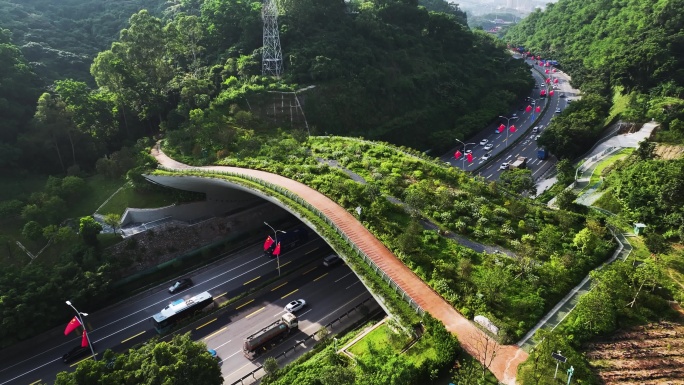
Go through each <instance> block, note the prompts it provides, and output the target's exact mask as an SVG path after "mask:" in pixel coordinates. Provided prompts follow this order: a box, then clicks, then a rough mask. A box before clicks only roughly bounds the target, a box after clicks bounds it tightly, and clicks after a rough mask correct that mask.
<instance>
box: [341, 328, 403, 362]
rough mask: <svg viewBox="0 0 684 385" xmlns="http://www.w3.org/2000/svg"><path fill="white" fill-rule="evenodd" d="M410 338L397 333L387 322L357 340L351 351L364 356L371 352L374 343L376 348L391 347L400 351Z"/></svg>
mask: <svg viewBox="0 0 684 385" xmlns="http://www.w3.org/2000/svg"><path fill="white" fill-rule="evenodd" d="M409 340H410V338H409V337H407V336H405V335H401V334H396V333H394V332H393V331H392V330H391V329H390V328H389V327H388V326H387V324H382V325H381V326H378V327H377V328H375V329H374V330H373V331H372V332H370V333H368V334H366V336H365V337H363V338H362V339H360V340H359V341H358V342H356V343H355V344H354V345H353V346H352V347H351V348H349V351H350V352H351V353H352V354H354V355H355V356H357V357H362V356H363V355H364V354H370V351H369V347H370V345H372V346H373V347H374V348H375V349H384V348H387V347H389V348H391V349H392V350H394V351H396V352H400V351H401V349H403V348H404V346H406V344H407V343H408V342H409Z"/></svg>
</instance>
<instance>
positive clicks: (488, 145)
mask: <svg viewBox="0 0 684 385" xmlns="http://www.w3.org/2000/svg"><path fill="white" fill-rule="evenodd" d="M493 147H494V145H493V144H491V143H487V144H486V145H485V146H484V149H485V150H491V149H492V148H493Z"/></svg>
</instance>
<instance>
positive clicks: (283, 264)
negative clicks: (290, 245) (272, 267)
mask: <svg viewBox="0 0 684 385" xmlns="http://www.w3.org/2000/svg"><path fill="white" fill-rule="evenodd" d="M290 262H292V261H287V262H285V263H282V264H281V265H280V267H281V268H282V267H283V266H285V265H287V264H288V263H290Z"/></svg>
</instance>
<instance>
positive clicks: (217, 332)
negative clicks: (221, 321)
mask: <svg viewBox="0 0 684 385" xmlns="http://www.w3.org/2000/svg"><path fill="white" fill-rule="evenodd" d="M227 329H228V326H224V327H222V328H221V329H219V330H217V331H215V332H213V333H211V334H209V335H208V336H206V337H204V338H202V339H203V340H204V341H206V340H208V339H209V338H211V337H213V336H215V335H217V334H219V333H221V332H223V331H225V330H227Z"/></svg>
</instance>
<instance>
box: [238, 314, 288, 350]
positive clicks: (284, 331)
mask: <svg viewBox="0 0 684 385" xmlns="http://www.w3.org/2000/svg"><path fill="white" fill-rule="evenodd" d="M298 325H299V321H298V320H297V316H295V315H294V314H292V313H285V314H283V316H282V317H281V318H280V319H279V320H278V321H276V322H274V323H272V324H270V325H268V326H266V327H265V328H263V329H261V330H259V331H258V332H256V333H254V334H252V335H251V336H249V337H247V338H245V343H244V344H243V345H242V353H243V354H244V355H245V357H247V358H249V359H250V360H251V359H253V358H255V357H257V356H259V354H261V353H263V352H264V351H266V350H268V348H270V347H273V346H275V345H276V344H277V343H278V342H280V341H282V340H284V339H285V337H287V336H288V335H289V334H290V332H291V331H293V330H297V328H298Z"/></svg>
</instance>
